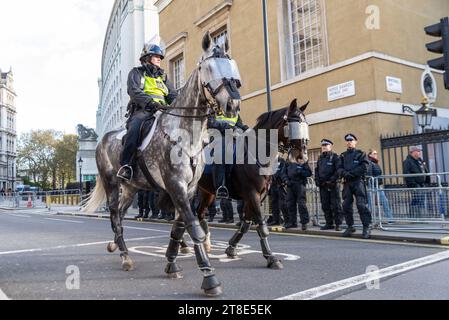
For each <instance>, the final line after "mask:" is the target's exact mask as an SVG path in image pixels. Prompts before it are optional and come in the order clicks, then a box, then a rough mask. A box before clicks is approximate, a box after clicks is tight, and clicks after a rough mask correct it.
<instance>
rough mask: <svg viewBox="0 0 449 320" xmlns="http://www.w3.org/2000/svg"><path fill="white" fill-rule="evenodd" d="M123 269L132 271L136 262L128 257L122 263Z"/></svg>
mask: <svg viewBox="0 0 449 320" xmlns="http://www.w3.org/2000/svg"><path fill="white" fill-rule="evenodd" d="M122 269H123V271H132V270H133V269H134V262H133V261H132V260H131V258H130V257H126V258H124V259H123V261H122Z"/></svg>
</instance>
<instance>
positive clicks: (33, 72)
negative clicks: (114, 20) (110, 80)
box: [0, 0, 114, 135]
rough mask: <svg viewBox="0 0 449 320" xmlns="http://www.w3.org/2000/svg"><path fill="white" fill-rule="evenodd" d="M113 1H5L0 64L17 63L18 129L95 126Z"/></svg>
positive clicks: (0, 11)
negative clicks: (105, 36) (103, 52)
mask: <svg viewBox="0 0 449 320" xmlns="http://www.w3.org/2000/svg"><path fill="white" fill-rule="evenodd" d="M113 4H114V0H38V1H36V0H20V1H17V0H0V69H2V72H7V71H9V69H10V67H11V68H12V71H13V74H14V87H15V91H16V93H17V95H18V97H17V100H16V109H17V131H18V134H19V135H20V134H21V133H25V132H29V131H30V130H37V129H55V130H58V131H62V132H64V133H76V126H77V125H78V124H83V125H85V126H88V127H90V128H95V115H96V110H97V107H98V100H99V97H98V82H97V80H98V78H99V76H100V75H101V72H100V71H101V55H102V50H103V40H104V35H105V32H106V28H107V23H108V20H109V15H110V12H111V10H112V6H113Z"/></svg>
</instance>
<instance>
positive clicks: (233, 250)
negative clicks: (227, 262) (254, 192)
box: [225, 201, 252, 259]
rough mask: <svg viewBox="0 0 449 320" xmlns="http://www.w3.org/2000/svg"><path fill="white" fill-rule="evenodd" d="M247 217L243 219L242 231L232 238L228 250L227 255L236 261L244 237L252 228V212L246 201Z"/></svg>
mask: <svg viewBox="0 0 449 320" xmlns="http://www.w3.org/2000/svg"><path fill="white" fill-rule="evenodd" d="M244 212H245V216H244V217H243V221H242V224H241V226H240V229H239V230H238V231H237V232H236V233H235V234H234V235H233V236H232V238H231V240H229V247H228V248H227V249H226V251H225V253H226V255H227V256H228V257H229V258H231V259H235V258H236V257H237V255H238V254H237V246H238V244H239V243H240V241H241V240H242V238H243V236H244V235H245V234H246V233H248V231H249V229H250V228H251V216H250V212H252V211H251V209H250V207H249V203H248V202H247V201H245V210H244Z"/></svg>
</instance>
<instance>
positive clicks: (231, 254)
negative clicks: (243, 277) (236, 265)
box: [225, 246, 237, 259]
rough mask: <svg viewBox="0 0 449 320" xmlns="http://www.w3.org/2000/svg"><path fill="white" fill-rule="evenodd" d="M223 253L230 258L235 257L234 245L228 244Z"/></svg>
mask: <svg viewBox="0 0 449 320" xmlns="http://www.w3.org/2000/svg"><path fill="white" fill-rule="evenodd" d="M225 253H226V255H227V256H228V258H231V259H235V258H237V250H236V249H235V248H234V247H231V246H229V247H228V248H227V249H226V251H225Z"/></svg>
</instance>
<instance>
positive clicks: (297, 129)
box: [279, 111, 310, 154]
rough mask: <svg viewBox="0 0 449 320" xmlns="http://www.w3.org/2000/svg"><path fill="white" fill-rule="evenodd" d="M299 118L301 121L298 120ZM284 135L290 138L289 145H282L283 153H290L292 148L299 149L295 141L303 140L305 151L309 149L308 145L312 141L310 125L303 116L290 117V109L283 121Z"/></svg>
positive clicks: (280, 147) (281, 151) (280, 149)
mask: <svg viewBox="0 0 449 320" xmlns="http://www.w3.org/2000/svg"><path fill="white" fill-rule="evenodd" d="M298 118H299V121H298ZM282 127H283V130H284V137H285V138H286V139H287V140H288V144H287V145H280V146H279V152H280V153H282V154H289V153H290V152H291V150H293V149H297V148H296V147H295V146H294V145H293V141H297V140H301V146H302V149H303V152H305V151H306V150H307V145H308V143H309V141H310V136H309V125H308V123H307V121H306V119H305V118H303V117H301V116H300V117H294V118H293V117H289V116H288V111H287V113H286V114H285V116H284V123H283V126H282Z"/></svg>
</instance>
